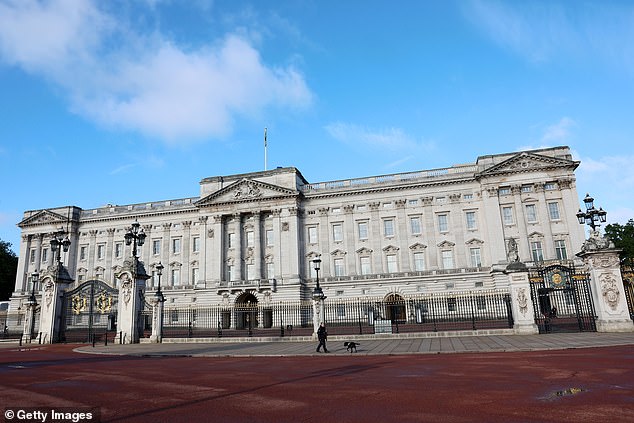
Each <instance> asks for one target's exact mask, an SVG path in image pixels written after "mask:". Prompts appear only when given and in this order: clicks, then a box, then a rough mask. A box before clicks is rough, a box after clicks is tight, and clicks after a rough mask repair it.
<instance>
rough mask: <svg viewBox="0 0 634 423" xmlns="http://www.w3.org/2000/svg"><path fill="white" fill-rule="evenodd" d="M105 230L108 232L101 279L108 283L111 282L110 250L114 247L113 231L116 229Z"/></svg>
mask: <svg viewBox="0 0 634 423" xmlns="http://www.w3.org/2000/svg"><path fill="white" fill-rule="evenodd" d="M106 232H107V234H108V238H107V241H106V265H105V266H104V267H105V270H104V275H103V279H104V280H105V281H106V282H108V283H112V282H113V280H112V279H113V278H112V250H113V249H114V233H115V232H116V229H115V228H108V229H107V230H106Z"/></svg>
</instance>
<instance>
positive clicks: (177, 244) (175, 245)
mask: <svg viewBox="0 0 634 423" xmlns="http://www.w3.org/2000/svg"><path fill="white" fill-rule="evenodd" d="M180 252H181V239H180V238H174V239H172V253H173V254H179V253H180Z"/></svg>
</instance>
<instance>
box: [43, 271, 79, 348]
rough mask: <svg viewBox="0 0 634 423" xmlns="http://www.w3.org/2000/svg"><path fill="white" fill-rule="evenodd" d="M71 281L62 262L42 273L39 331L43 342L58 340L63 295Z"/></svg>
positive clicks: (50, 342)
mask: <svg viewBox="0 0 634 423" xmlns="http://www.w3.org/2000/svg"><path fill="white" fill-rule="evenodd" d="M73 282H74V281H73V280H72V279H71V278H70V276H69V274H68V271H67V270H66V267H64V266H63V265H62V264H59V267H58V266H57V265H56V266H51V267H49V268H48V269H47V270H46V271H45V272H43V273H42V287H43V292H42V305H41V309H40V333H41V335H42V343H44V344H52V343H53V342H57V341H59V340H60V339H59V335H60V329H61V326H62V324H63V323H64V322H62V316H63V310H62V307H63V296H64V293H65V292H66V290H67V289H68V287H69V286H70V284H71V283H73Z"/></svg>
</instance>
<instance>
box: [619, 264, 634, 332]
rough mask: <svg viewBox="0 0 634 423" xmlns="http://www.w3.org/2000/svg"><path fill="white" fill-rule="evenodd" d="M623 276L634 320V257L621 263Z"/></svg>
mask: <svg viewBox="0 0 634 423" xmlns="http://www.w3.org/2000/svg"><path fill="white" fill-rule="evenodd" d="M621 277H622V278H623V289H624V290H625V300H626V301H627V308H628V310H629V311H630V318H631V319H632V320H634V259H627V260H624V261H623V262H622V263H621Z"/></svg>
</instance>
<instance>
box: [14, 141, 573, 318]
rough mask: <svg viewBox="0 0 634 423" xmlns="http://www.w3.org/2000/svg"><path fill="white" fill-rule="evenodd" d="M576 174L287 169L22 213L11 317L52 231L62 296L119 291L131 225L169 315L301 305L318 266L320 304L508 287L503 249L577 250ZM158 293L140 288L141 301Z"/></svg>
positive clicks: (554, 165) (546, 255)
mask: <svg viewBox="0 0 634 423" xmlns="http://www.w3.org/2000/svg"><path fill="white" fill-rule="evenodd" d="M578 165H579V162H577V161H574V160H572V156H571V154H570V150H569V149H568V148H567V147H556V148H549V149H541V150H532V151H524V152H517V153H507V154H498V155H488V156H481V157H479V158H477V160H476V161H475V162H474V163H472V164H466V165H458V166H452V167H449V168H444V169H434V170H426V171H419V172H411V173H403V174H394V175H383V176H373V177H364V178H358V179H351V180H342V181H331V182H320V183H313V184H310V183H308V182H307V181H306V180H305V179H304V177H303V176H302V174H301V173H300V172H299V171H298V170H297V169H296V168H293V167H289V168H278V169H275V170H270V171H264V172H254V173H247V174H240V175H231V176H222V177H221V176H217V177H211V178H205V179H203V180H202V181H201V182H200V196H199V197H195V198H185V199H178V200H168V201H160V202H151V203H144V204H132V205H125V206H115V205H107V206H104V207H100V208H97V209H92V210H82V209H81V208H79V207H75V206H69V207H63V208H54V209H43V210H34V211H27V212H25V214H24V219H23V220H22V222H20V224H19V226H20V227H21V229H22V241H21V245H20V252H19V264H18V275H17V278H16V285H15V292H14V294H13V296H12V300H11V301H12V303H11V309H13V310H15V309H17V307H20V306H24V304H25V303H26V301H27V298H28V296H29V294H30V290H31V287H30V276H29V275H31V273H32V272H34V271H36V270H37V271H40V269H45V268H47V267H49V266H51V265H53V263H54V257H53V254H52V251H51V247H50V239H51V234H52V233H54V232H56V231H57V230H58V228H60V227H61V228H62V229H63V230H65V231H67V232H69V236H70V240H71V247H70V250H69V252H67V253H63V255H62V261H63V263H64V264H65V265H66V266H67V268H68V270H69V273H70V275H71V277H73V278H74V279H75V282H74V285H73V286H77V284H79V283H81V282H83V281H87V280H91V279H99V280H102V281H104V282H106V283H108V284H110V285H113V286H118V283H119V281H117V280H116V278H115V275H117V274H119V272H120V270H121V268H122V266H123V264H124V260H125V259H126V258H128V257H130V254H131V251H130V250H131V249H130V247H128V246H126V245H125V242H124V234H125V232H126V230H127V228H128V227H129V226H130V224H131V223H132V222H134V221H135V220H138V222H139V223H140V224H141V226H142V228H143V229H144V231H145V233H146V235H147V237H146V240H145V244H144V245H143V246H142V247H141V248H140V249H139V251H140V252H139V259H140V260H141V261H142V262H143V263H144V264H145V268H146V270H147V272H148V274H152V273H153V272H154V270H155V266H156V265H157V264H158V263H159V262H161V263H162V264H163V266H164V267H165V269H164V271H163V276H162V278H161V286H162V288H163V291H164V293H165V297H166V301H167V305H172V304H173V305H207V304H232V303H234V302H241V301H243V300H244V299H245V298H246V297H247V296H248V297H249V298H253V297H255V298H256V299H258V300H266V301H298V300H307V299H310V298H311V294H312V289H313V287H314V284H315V280H314V276H315V275H314V274H313V272H314V271H313V270H312V266H311V262H312V260H313V259H314V258H315V257H318V256H319V257H320V258H321V260H322V262H321V270H320V272H319V277H320V283H321V286H322V288H323V290H324V294H325V295H326V296H327V297H329V298H337V297H341V298H351V297H372V298H376V297H385V296H387V295H390V294H394V293H396V294H402V295H411V294H417V293H429V292H448V291H468V290H478V289H483V290H484V289H494V288H509V286H508V278H499V277H496V273H497V270H502V269H504V268H505V266H506V264H508V258H507V245H508V242H509V240H511V239H513V240H514V241H515V243H516V244H517V254H518V255H519V260H520V261H522V262H525V263H529V264H530V262H532V261H534V260H551V259H561V258H567V259H572V258H574V255H575V253H576V252H578V251H580V248H581V245H582V243H583V241H584V228H583V226H582V225H579V223H578V222H577V219H576V216H575V213H576V212H577V210H578V208H579V203H578V195H577V192H576V188H575V174H574V171H575V169H576V168H577V166H578ZM157 281H158V279H157V276H156V275H155V276H154V277H152V278H150V279H149V280H148V281H147V290H148V295H151V292H152V291H153V290H154V289H155V288H156V285H157ZM500 281H502V282H500ZM500 283H504V284H505V285H504V286H499V285H500ZM251 294H252V296H251Z"/></svg>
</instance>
